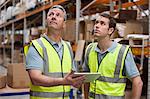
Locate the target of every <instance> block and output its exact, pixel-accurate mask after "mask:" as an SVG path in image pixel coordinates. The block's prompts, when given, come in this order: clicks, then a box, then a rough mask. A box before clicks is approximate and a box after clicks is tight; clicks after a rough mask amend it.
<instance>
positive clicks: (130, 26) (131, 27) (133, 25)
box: [123, 20, 143, 38]
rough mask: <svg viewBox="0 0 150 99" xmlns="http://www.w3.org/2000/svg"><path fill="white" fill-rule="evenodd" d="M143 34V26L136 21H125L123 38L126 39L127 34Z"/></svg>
mask: <svg viewBox="0 0 150 99" xmlns="http://www.w3.org/2000/svg"><path fill="white" fill-rule="evenodd" d="M142 33H143V26H142V24H141V23H140V22H138V21H133V20H132V21H127V22H126V28H125V32H124V35H123V36H124V37H125V38H126V37H127V35H128V34H142Z"/></svg>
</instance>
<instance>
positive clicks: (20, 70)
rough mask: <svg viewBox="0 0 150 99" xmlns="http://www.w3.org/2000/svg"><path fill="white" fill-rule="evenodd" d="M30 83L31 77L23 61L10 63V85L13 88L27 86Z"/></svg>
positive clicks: (8, 80)
mask: <svg viewBox="0 0 150 99" xmlns="http://www.w3.org/2000/svg"><path fill="white" fill-rule="evenodd" d="M29 83H30V79H29V76H28V73H27V71H26V70H25V66H24V64H23V63H13V64H8V71H7V84H8V86H10V87H12V88H27V87H29Z"/></svg>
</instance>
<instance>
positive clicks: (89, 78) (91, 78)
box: [73, 73, 100, 82]
mask: <svg viewBox="0 0 150 99" xmlns="http://www.w3.org/2000/svg"><path fill="white" fill-rule="evenodd" d="M81 75H85V80H84V82H93V81H94V80H96V79H97V78H99V77H100V73H74V75H73V77H79V76H81Z"/></svg>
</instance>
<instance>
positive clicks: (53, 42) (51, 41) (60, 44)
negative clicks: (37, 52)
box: [43, 35, 63, 47]
mask: <svg viewBox="0 0 150 99" xmlns="http://www.w3.org/2000/svg"><path fill="white" fill-rule="evenodd" d="M43 36H44V37H45V38H46V39H47V40H48V41H49V42H50V43H51V44H52V45H53V46H55V45H58V46H59V47H61V46H62V42H63V40H62V39H61V41H60V42H58V43H57V42H55V41H53V40H51V39H50V38H49V37H48V36H47V35H43Z"/></svg>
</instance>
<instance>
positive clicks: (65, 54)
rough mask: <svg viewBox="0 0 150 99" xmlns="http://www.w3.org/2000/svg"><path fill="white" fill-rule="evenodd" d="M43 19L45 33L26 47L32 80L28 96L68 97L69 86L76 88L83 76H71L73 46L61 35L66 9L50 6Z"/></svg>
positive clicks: (48, 98)
mask: <svg viewBox="0 0 150 99" xmlns="http://www.w3.org/2000/svg"><path fill="white" fill-rule="evenodd" d="M46 20H47V31H46V33H45V34H44V35H42V37H40V38H39V39H36V40H32V42H31V46H30V47H29V49H25V50H26V51H25V52H26V69H27V71H28V73H29V76H30V78H31V82H32V83H31V86H30V89H31V91H30V99H69V94H70V90H71V85H72V86H74V87H77V88H79V87H80V86H81V84H82V82H83V80H84V76H80V77H77V78H73V77H72V76H73V74H74V72H73V71H75V65H74V61H73V53H72V49H71V46H70V44H69V43H68V42H66V41H64V40H62V37H61V33H62V32H63V29H64V28H65V21H66V11H65V9H64V8H63V7H62V6H60V5H54V6H52V7H51V8H50V10H49V11H48V14H47V19H46ZM26 48H27V47H26ZM71 70H73V71H71Z"/></svg>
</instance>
